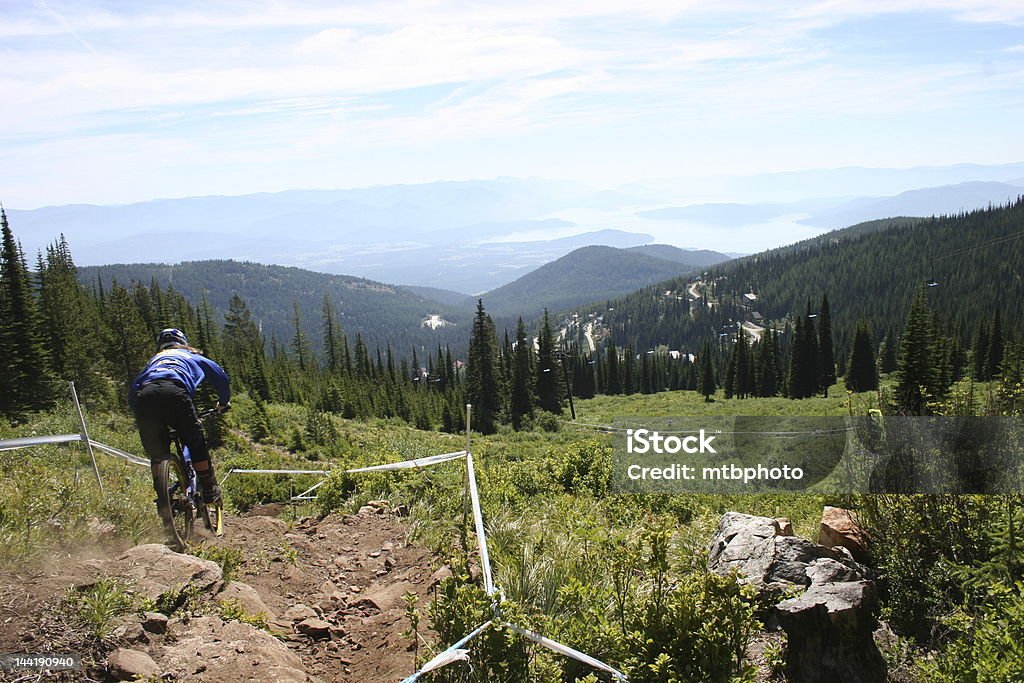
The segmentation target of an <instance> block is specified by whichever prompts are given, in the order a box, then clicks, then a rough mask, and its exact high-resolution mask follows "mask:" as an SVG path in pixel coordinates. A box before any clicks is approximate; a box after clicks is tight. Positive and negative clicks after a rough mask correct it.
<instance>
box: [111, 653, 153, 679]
mask: <svg viewBox="0 0 1024 683" xmlns="http://www.w3.org/2000/svg"><path fill="white" fill-rule="evenodd" d="M107 673H108V674H109V675H110V677H111V678H113V679H114V680H115V681H134V680H135V679H137V678H146V677H149V676H156V675H159V674H160V667H159V666H157V663H156V662H154V661H153V658H152V657H150V656H149V655H147V654H146V653H145V652H139V651H138V650H129V649H126V648H118V649H117V650H114V652H112V653H111V655H110V657H108V658H107Z"/></svg>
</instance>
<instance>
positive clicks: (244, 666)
mask: <svg viewBox="0 0 1024 683" xmlns="http://www.w3.org/2000/svg"><path fill="white" fill-rule="evenodd" d="M175 633H176V636H177V641H176V642H175V644H174V647H167V648H163V649H162V650H161V651H160V653H159V654H158V655H157V658H158V662H159V664H160V665H161V666H162V667H163V670H164V671H166V672H168V673H170V674H172V675H174V676H176V680H188V681H209V682H210V683H213V682H215V681H238V680H260V681H282V682H285V683H305V681H307V680H309V678H308V676H307V674H306V671H305V668H304V667H303V665H302V661H301V660H300V659H299V657H298V655H296V654H295V653H293V652H292V651H291V650H289V649H288V646H287V645H285V644H284V643H282V642H281V641H279V640H278V639H277V638H274V637H273V636H272V635H270V634H269V633H267V632H266V631H264V630H262V629H258V628H256V627H254V626H250V625H249V624H244V623H242V622H240V621H228V622H225V621H223V620H222V619H220V618H219V617H213V616H207V617H197V618H194V619H191V620H190V621H189V622H188V624H183V625H182V629H180V630H176V631H175ZM196 653H199V654H198V655H197V654H196ZM200 665H201V666H202V667H203V668H202V670H201V671H200V670H197V667H199V666H200ZM246 672H258V674H255V677H253V676H254V674H253V673H246ZM240 676H241V677H240Z"/></svg>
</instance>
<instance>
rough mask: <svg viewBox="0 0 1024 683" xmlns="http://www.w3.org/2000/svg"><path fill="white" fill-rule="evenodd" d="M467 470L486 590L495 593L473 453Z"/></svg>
mask: <svg viewBox="0 0 1024 683" xmlns="http://www.w3.org/2000/svg"><path fill="white" fill-rule="evenodd" d="M466 472H467V473H468V475H469V476H468V479H469V498H470V500H471V501H472V503H473V522H474V524H475V525H476V540H477V543H478V544H479V546H480V566H481V568H482V569H483V574H484V592H485V593H487V595H489V596H490V595H494V592H495V591H494V578H493V577H492V575H491V558H490V555H489V554H488V552H487V537H486V536H484V516H483V513H482V512H481V511H480V494H479V493H478V492H477V490H476V470H475V469H474V468H473V455H472V454H471V453H467V454H466Z"/></svg>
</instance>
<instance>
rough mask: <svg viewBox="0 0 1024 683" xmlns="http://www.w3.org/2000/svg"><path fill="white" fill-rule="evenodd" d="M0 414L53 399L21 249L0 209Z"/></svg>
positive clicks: (34, 406) (36, 315) (16, 411)
mask: <svg viewBox="0 0 1024 683" xmlns="http://www.w3.org/2000/svg"><path fill="white" fill-rule="evenodd" d="M0 231H2V238H3V240H2V246H0V290H2V294H0V319H2V320H3V321H4V323H3V324H2V325H0V328H3V331H2V332H0V354H2V359H0V375H2V376H3V378H2V379H0V412H3V413H5V414H15V413H20V412H23V411H27V410H37V409H40V408H44V407H46V406H47V405H49V404H50V402H51V401H52V399H53V396H54V388H55V387H54V383H53V377H52V376H51V374H50V372H49V364H48V361H47V358H46V349H45V347H44V345H43V339H42V337H41V335H40V330H39V327H40V324H39V317H38V311H37V309H36V302H35V299H34V298H33V295H32V282H31V279H30V275H29V270H28V266H27V265H26V263H25V257H24V254H23V253H22V251H21V247H20V246H19V245H18V244H17V243H16V242H15V240H14V233H13V232H12V231H11V228H10V225H9V224H8V222H7V213H6V212H5V211H4V209H3V207H2V206H0Z"/></svg>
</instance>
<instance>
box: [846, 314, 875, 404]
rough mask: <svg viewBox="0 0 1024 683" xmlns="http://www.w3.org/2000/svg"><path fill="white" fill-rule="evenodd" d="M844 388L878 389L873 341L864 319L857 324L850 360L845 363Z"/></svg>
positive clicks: (852, 389)
mask: <svg viewBox="0 0 1024 683" xmlns="http://www.w3.org/2000/svg"><path fill="white" fill-rule="evenodd" d="M845 381H846V388H847V389H849V390H850V391H854V392H861V391H874V390H876V389H878V368H877V364H876V363H875V351H874V342H873V341H872V338H871V331H870V329H869V328H868V323H867V321H866V320H861V321H860V322H859V323H858V324H857V331H856V333H855V334H854V338H853V348H852V349H851V351H850V360H849V362H848V363H847V364H846V378H845Z"/></svg>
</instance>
